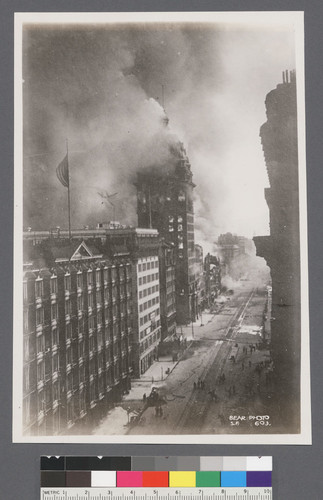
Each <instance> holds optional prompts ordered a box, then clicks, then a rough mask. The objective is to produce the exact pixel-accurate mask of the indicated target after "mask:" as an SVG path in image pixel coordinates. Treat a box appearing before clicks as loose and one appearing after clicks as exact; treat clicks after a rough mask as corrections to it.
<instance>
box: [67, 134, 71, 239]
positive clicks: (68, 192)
mask: <svg viewBox="0 0 323 500" xmlns="http://www.w3.org/2000/svg"><path fill="white" fill-rule="evenodd" d="M66 158H67V175H68V185H67V203H68V237H69V240H70V241H71V239H72V233H71V197H70V167H69V164H68V140H67V139H66Z"/></svg>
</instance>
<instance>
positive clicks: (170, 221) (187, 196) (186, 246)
mask: <svg viewBox="0 0 323 500" xmlns="http://www.w3.org/2000/svg"><path fill="white" fill-rule="evenodd" d="M136 187H137V212H138V225H139V227H146V228H155V229H158V232H159V234H160V236H161V237H162V238H164V240H165V242H170V243H172V244H173V245H174V258H175V280H176V320H177V323H179V324H185V323H189V322H190V321H191V320H192V319H193V320H194V319H195V318H196V314H197V292H196V277H195V246H194V209H193V189H194V187H195V185H194V183H193V176H192V171H191V165H190V162H189V159H188V157H187V154H186V151H185V149H184V147H183V145H182V144H181V143H180V142H176V143H173V144H172V145H171V146H170V161H169V163H168V164H166V165H156V166H151V167H149V168H146V169H142V170H141V171H140V172H139V173H138V174H137V181H136Z"/></svg>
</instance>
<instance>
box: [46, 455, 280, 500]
mask: <svg viewBox="0 0 323 500" xmlns="http://www.w3.org/2000/svg"><path fill="white" fill-rule="evenodd" d="M271 476H272V457H266V456H265V457H243V456H235V457H233V456H228V457H220V456H219V457H211V456H207V457H121V456H117V457H107V456H102V457H96V456H93V457H88V456H66V457H62V456H61V457H54V456H51V457H47V456H43V457H41V500H272V481H271V480H272V477H271Z"/></svg>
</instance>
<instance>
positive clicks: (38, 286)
mask: <svg viewBox="0 0 323 500" xmlns="http://www.w3.org/2000/svg"><path fill="white" fill-rule="evenodd" d="M149 264H150V263H149ZM153 264H154V267H158V262H157V265H155V263H154V262H152V263H151V266H152V267H153ZM144 265H145V264H144ZM147 266H148V263H147ZM149 268H150V267H149ZM149 268H148V269H149ZM117 275H118V273H117V269H116V268H114V267H113V268H112V269H111V280H112V281H116V279H117ZM122 277H123V276H122V274H121V275H120V278H122ZM126 277H127V278H129V277H130V266H127V267H126ZM83 278H84V276H83V273H82V272H78V273H77V275H76V284H77V288H83V285H84V279H83ZM103 280H104V282H108V281H109V276H108V269H106V268H105V269H104V270H103ZM95 282H96V283H97V284H99V285H101V269H97V270H96V271H95ZM49 283H50V293H51V294H56V293H57V290H58V286H57V276H52V277H51V278H50V281H49ZM93 284H94V272H93V270H91V269H90V270H88V271H87V285H93ZM64 288H65V290H68V291H71V290H72V278H71V275H70V274H69V273H67V274H65V276H64ZM43 295H44V280H43V278H37V279H36V280H35V296H36V297H43ZM23 298H24V300H27V298H28V285H27V282H26V281H24V283H23Z"/></svg>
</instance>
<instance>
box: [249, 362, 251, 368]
mask: <svg viewBox="0 0 323 500" xmlns="http://www.w3.org/2000/svg"><path fill="white" fill-rule="evenodd" d="M249 368H251V361H250V360H249Z"/></svg>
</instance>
